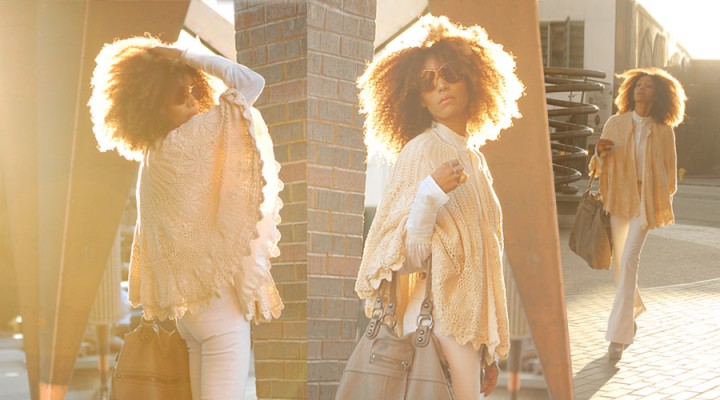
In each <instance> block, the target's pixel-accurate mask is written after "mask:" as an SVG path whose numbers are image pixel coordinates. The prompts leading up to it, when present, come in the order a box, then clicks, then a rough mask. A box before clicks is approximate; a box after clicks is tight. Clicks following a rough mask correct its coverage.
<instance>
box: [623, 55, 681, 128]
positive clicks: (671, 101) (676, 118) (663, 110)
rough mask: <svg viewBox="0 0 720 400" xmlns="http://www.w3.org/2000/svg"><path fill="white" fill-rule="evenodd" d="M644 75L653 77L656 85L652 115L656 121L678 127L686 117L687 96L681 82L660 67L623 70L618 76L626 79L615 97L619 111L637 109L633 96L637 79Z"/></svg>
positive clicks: (624, 111)
mask: <svg viewBox="0 0 720 400" xmlns="http://www.w3.org/2000/svg"><path fill="white" fill-rule="evenodd" d="M643 76H649V77H650V78H652V81H653V84H654V85H655V101H654V102H653V106H652V110H651V111H650V116H651V117H652V118H653V120H655V122H658V123H661V124H665V125H669V126H672V127H676V126H678V125H680V123H682V121H683V119H685V102H686V101H687V96H686V95H685V89H683V87H682V85H681V84H680V82H678V80H677V79H675V78H674V77H673V76H672V75H670V74H669V73H668V72H667V71H664V70H662V69H659V68H636V69H631V70H627V71H625V72H623V73H622V74H620V75H618V78H620V79H624V80H623V83H622V84H621V85H620V89H619V90H618V95H617V97H616V98H615V105H616V106H617V108H618V113H619V114H622V113H626V112H629V111H633V110H634V109H635V99H634V96H633V93H634V89H635V85H636V84H637V81H638V80H639V79H640V78H642V77H643Z"/></svg>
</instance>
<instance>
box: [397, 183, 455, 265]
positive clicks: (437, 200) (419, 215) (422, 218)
mask: <svg viewBox="0 0 720 400" xmlns="http://www.w3.org/2000/svg"><path fill="white" fill-rule="evenodd" d="M448 199H449V197H448V195H447V194H446V193H445V192H443V190H442V189H440V186H438V184H437V183H436V182H435V180H434V179H433V178H432V176H428V177H426V178H425V179H423V180H422V182H420V186H419V187H418V191H417V193H416V194H415V200H414V201H413V205H412V209H411V210H410V215H409V216H408V220H407V223H406V224H405V230H406V235H405V251H406V254H405V256H406V258H405V264H404V265H403V268H402V270H401V271H402V272H405V273H411V272H414V271H417V270H420V269H423V268H424V264H425V261H426V260H427V259H428V257H429V256H430V253H431V251H432V247H431V241H430V239H431V238H432V233H433V229H434V228H435V220H436V219H437V213H438V210H440V207H442V206H443V205H444V204H445V203H446V202H447V201H448Z"/></svg>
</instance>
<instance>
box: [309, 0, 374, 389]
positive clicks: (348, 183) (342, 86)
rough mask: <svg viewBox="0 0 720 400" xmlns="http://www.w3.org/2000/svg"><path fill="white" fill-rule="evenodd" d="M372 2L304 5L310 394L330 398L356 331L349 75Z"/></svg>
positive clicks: (370, 21) (359, 200) (360, 158)
mask: <svg viewBox="0 0 720 400" xmlns="http://www.w3.org/2000/svg"><path fill="white" fill-rule="evenodd" d="M375 9H376V4H375V1H374V0H373V1H362V0H360V1H358V0H355V1H351V0H343V1H341V0H336V1H313V0H311V1H309V2H308V16H307V17H308V32H307V35H308V36H307V44H308V55H307V57H308V85H307V91H308V117H307V118H308V119H307V132H308V283H309V284H308V394H309V398H312V399H333V398H334V397H335V389H336V388H337V382H338V380H339V379H340V376H341V374H342V371H343V368H344V366H345V361H346V360H347V358H348V357H349V356H350V353H351V352H352V350H353V348H354V345H355V336H356V331H357V315H358V305H359V303H358V299H357V295H356V294H355V291H354V290H353V287H354V284H355V277H356V276H357V270H358V267H359V266H360V256H361V255H362V234H363V211H364V192H365V173H366V165H365V159H366V151H365V146H364V144H363V135H362V123H363V120H362V117H361V116H360V115H359V114H358V109H357V90H356V87H355V80H356V79H357V76H358V75H359V74H360V73H362V71H363V70H364V68H365V62H366V61H367V60H370V59H372V56H373V39H374V38H375Z"/></svg>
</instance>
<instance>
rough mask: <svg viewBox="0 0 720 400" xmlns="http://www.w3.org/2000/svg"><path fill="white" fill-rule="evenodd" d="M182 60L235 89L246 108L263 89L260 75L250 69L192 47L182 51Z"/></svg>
mask: <svg viewBox="0 0 720 400" xmlns="http://www.w3.org/2000/svg"><path fill="white" fill-rule="evenodd" d="M182 59H183V60H185V62H186V63H187V64H188V65H190V66H191V67H193V68H198V69H201V70H203V71H205V72H207V73H209V74H211V75H213V76H216V77H218V78H220V79H222V81H223V82H225V85H227V87H230V88H235V89H237V90H238V91H239V92H240V94H242V96H243V97H244V98H245V101H246V102H247V105H248V106H252V105H253V104H254V103H255V101H256V100H257V98H258V97H259V96H260V93H262V90H263V88H264V87H265V79H264V78H263V77H262V75H260V74H258V73H257V72H255V71H253V70H251V69H250V68H248V67H246V66H244V65H242V64H238V63H235V62H232V61H230V60H228V59H226V58H224V57H220V56H216V55H210V54H205V53H202V52H200V51H198V50H195V49H194V48H193V47H192V46H191V47H188V48H187V49H185V51H183V53H182Z"/></svg>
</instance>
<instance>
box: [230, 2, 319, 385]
mask: <svg viewBox="0 0 720 400" xmlns="http://www.w3.org/2000/svg"><path fill="white" fill-rule="evenodd" d="M306 10H307V5H306V4H305V3H304V2H286V1H273V2H269V1H252V0H251V1H248V0H236V1H235V17H236V18H235V26H236V30H237V33H236V37H235V38H236V45H237V50H238V53H237V54H238V55H237V57H238V62H240V63H242V64H245V65H247V66H248V67H250V68H252V69H254V70H255V71H257V72H258V73H260V74H261V75H263V77H264V78H265V83H266V86H265V90H264V91H263V94H262V95H261V97H260V99H259V100H258V103H257V104H256V106H257V108H258V109H259V110H260V111H261V112H262V114H263V116H264V118H265V122H266V123H267V125H268V128H269V130H270V134H271V136H272V138H273V141H274V143H275V157H276V158H277V160H278V162H280V163H281V164H282V169H281V171H280V177H281V179H282V180H283V182H285V189H284V190H283V191H282V193H281V196H282V199H283V202H284V203H285V206H284V207H283V209H282V211H281V217H282V225H281V226H280V232H281V233H282V241H281V243H280V251H281V253H282V255H281V256H280V257H279V258H278V259H274V260H273V269H272V275H273V277H274V279H275V281H276V283H277V285H278V289H279V291H280V295H281V296H282V298H283V301H284V303H285V309H284V310H283V314H282V318H281V319H280V320H279V321H276V322H273V323H270V324H261V325H257V326H253V346H254V356H255V375H256V390H257V395H258V398H261V399H299V398H304V397H305V393H306V392H307V389H306V388H307V334H306V331H307V328H306V327H307V156H306V154H307V134H306V119H307V112H306V109H307V95H306V85H307V50H306V49H307V46H306V43H307V41H306V38H307V25H306V21H307V18H306V15H307V12H306Z"/></svg>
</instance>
